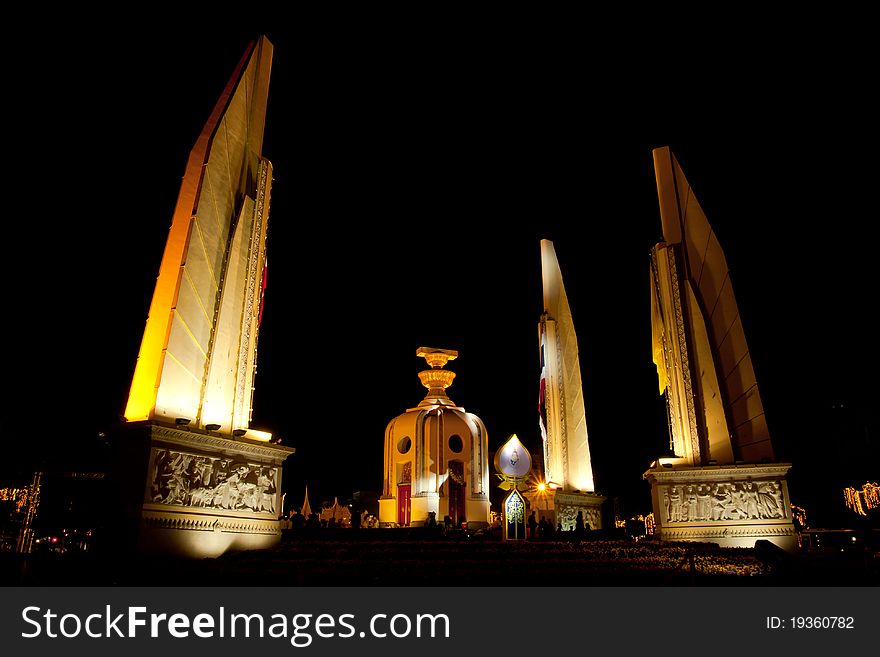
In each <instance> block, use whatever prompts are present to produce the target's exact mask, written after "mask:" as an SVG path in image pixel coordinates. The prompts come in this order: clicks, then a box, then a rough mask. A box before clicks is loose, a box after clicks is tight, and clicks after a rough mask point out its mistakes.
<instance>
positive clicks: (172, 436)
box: [150, 424, 296, 464]
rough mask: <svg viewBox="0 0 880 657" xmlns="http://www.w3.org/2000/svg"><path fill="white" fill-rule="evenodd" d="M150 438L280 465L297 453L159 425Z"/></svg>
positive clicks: (151, 429)
mask: <svg viewBox="0 0 880 657" xmlns="http://www.w3.org/2000/svg"><path fill="white" fill-rule="evenodd" d="M150 436H151V438H152V439H153V440H160V441H163V442H168V443H172V444H174V445H178V446H186V447H191V448H193V449H199V450H205V451H208V452H210V453H217V452H220V453H228V454H229V455H237V456H252V457H254V458H259V459H267V458H268V459H271V460H272V461H273V462H277V463H279V464H280V463H281V462H283V461H284V460H285V459H286V458H287V457H288V456H290V455H291V454H293V453H294V452H295V451H296V450H295V449H294V448H293V447H283V446H281V445H271V444H268V443H266V444H264V443H257V442H252V441H249V440H246V439H236V440H233V439H230V438H223V437H221V436H212V435H209V434H206V433H196V432H193V431H184V430H180V429H172V428H170V427H163V426H161V425H157V424H153V425H151V426H150Z"/></svg>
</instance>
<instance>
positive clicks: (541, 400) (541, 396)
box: [538, 325, 547, 440]
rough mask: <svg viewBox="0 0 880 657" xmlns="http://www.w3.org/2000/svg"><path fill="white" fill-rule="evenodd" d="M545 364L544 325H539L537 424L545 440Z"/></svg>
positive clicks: (542, 438)
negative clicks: (539, 374) (539, 372)
mask: <svg viewBox="0 0 880 657" xmlns="http://www.w3.org/2000/svg"><path fill="white" fill-rule="evenodd" d="M546 394H547V364H546V362H545V361H544V327H543V325H542V326H541V385H540V387H539V391H538V424H539V425H540V427H541V440H547V404H546V402H545V395H546Z"/></svg>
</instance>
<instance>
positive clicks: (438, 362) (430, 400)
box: [416, 347, 458, 408]
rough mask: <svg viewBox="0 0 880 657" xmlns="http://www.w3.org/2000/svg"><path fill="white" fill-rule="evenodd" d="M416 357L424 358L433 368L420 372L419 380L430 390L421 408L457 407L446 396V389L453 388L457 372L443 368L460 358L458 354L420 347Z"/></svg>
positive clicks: (452, 351) (450, 350)
mask: <svg viewBox="0 0 880 657" xmlns="http://www.w3.org/2000/svg"><path fill="white" fill-rule="evenodd" d="M416 356H418V357H420V358H424V359H425V360H426V361H428V365H430V366H431V369H429V370H423V371H421V372H419V380H420V381H421V382H422V385H423V386H425V387H426V388H427V389H428V394H427V395H426V396H425V398H424V399H423V400H422V401H421V403H420V404H419V407H421V408H424V407H426V406H438V405H439V406H455V404H454V403H453V402H452V400H451V399H449V396H448V395H447V394H446V388H448V387H449V386H451V385H452V381H453V379H455V372H450V371H449V370H444V369H443V367H444V366H445V365H446V363H448V362H449V361H451V360H455V359H456V358H458V352H457V351H455V350H452V349H432V348H430V347H419V348H418V349H416Z"/></svg>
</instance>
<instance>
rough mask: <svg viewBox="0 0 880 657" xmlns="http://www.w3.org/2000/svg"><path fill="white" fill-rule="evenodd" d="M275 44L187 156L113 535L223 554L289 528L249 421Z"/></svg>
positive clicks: (286, 452) (139, 367)
mask: <svg viewBox="0 0 880 657" xmlns="http://www.w3.org/2000/svg"><path fill="white" fill-rule="evenodd" d="M271 67H272V44H271V43H270V42H269V41H268V39H266V38H265V37H262V38H260V39H259V40H258V41H256V42H255V43H252V44H251V45H250V46H249V48H248V49H247V51H246V52H245V54H244V56H243V57H242V59H241V62H240V63H239V65H238V67H237V68H236V70H235V72H234V74H233V75H232V79H231V80H230V81H229V83H228V84H227V86H226V88H225V90H224V91H223V94H222V95H221V96H220V98H219V100H218V101H217V104H216V105H215V107H214V110H213V112H212V113H211V116H210V118H209V119H208V122H207V123H206V124H205V127H204V129H203V130H202V132H201V134H200V135H199V138H198V140H197V141H196V144H195V146H194V147H193V149H192V151H191V153H190V156H189V160H188V161H187V164H186V172H185V174H184V177H183V182H182V184H181V187H180V193H179V195H178V199H177V204H176V207H175V209H174V215H173V218H172V221H171V228H170V230H169V233H168V240H167V242H166V244H165V252H164V254H163V256H162V261H161V264H160V267H159V275H158V278H157V279H156V287H155V291H154V293H153V299H152V302H151V304H150V309H149V315H148V317H147V322H146V328H145V329H144V335H143V340H142V342H141V347H140V351H139V352H138V358H137V364H136V366H135V370H134V376H133V379H132V383H131V390H130V393H129V397H128V402H127V405H126V408H125V413H124V415H125V421H126V422H125V424H124V425H123V426H122V428H121V429H120V430H119V431H117V432H115V434H114V435H113V436H112V446H113V459H114V462H113V467H112V471H111V477H110V483H111V486H112V491H113V496H112V499H113V500H114V504H115V505H116V507H117V508H116V509H115V511H114V513H113V514H112V517H113V519H114V521H115V522H116V523H117V525H118V526H117V527H115V531H114V532H113V536H114V542H115V543H117V544H120V545H121V546H122V547H125V548H130V547H134V548H136V549H137V550H139V551H141V552H146V553H152V552H163V553H164V552H170V553H174V554H179V555H185V556H191V557H211V556H218V555H220V554H223V553H224V552H226V551H227V550H243V549H254V548H265V547H270V546H272V545H274V544H276V543H277V542H278V541H279V540H280V538H281V530H280V524H279V520H278V518H279V515H280V506H281V474H282V472H281V465H282V463H283V462H284V460H285V459H286V458H287V457H288V456H290V454H292V453H293V451H294V450H293V449H292V448H290V447H283V446H281V445H280V444H279V441H278V440H275V439H273V437H272V434H271V433H268V432H265V431H259V430H256V429H254V428H251V427H250V420H251V398H252V394H253V381H254V375H255V371H256V354H257V336H258V333H259V328H260V318H261V314H262V300H263V299H262V296H263V295H262V292H263V289H264V283H265V266H266V227H267V223H268V220H269V200H270V193H271V189H272V164H271V163H270V162H269V161H268V160H266V159H265V158H263V157H262V156H261V150H262V142H263V129H264V124H265V116H266V101H267V95H268V89H269V74H270V71H271Z"/></svg>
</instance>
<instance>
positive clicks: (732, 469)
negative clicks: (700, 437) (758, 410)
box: [643, 463, 791, 485]
mask: <svg viewBox="0 0 880 657" xmlns="http://www.w3.org/2000/svg"><path fill="white" fill-rule="evenodd" d="M790 469H791V463H778V464H772V465H771V464H761V465H757V464H756V465H748V464H742V465H729V466H724V465H722V466H716V467H715V468H687V469H677V468H675V467H672V468H664V467H663V466H660V467H657V468H652V469H651V470H648V471H647V472H645V474H644V475H643V476H644V478H645V479H647V480H649V481H650V482H651V483H652V484H653V485H663V484H678V483H682V482H686V483H697V482H713V483H720V482H734V481H736V482H739V481H746V480H749V479H755V478H761V479H778V480H781V479H783V478H784V477H785V475H786V474H787V473H788V471H789V470H790Z"/></svg>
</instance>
